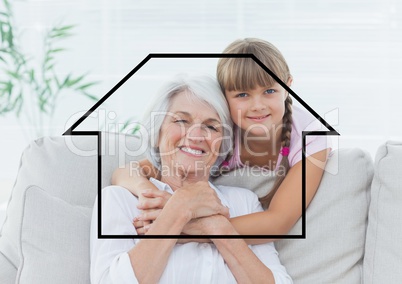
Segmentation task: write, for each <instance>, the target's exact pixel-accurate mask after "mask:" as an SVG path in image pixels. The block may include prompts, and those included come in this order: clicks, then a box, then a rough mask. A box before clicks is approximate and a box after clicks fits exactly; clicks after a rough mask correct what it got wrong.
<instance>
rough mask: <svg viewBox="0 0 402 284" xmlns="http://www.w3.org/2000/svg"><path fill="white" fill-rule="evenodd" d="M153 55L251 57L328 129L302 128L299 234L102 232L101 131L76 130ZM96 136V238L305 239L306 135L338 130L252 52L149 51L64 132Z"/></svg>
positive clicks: (334, 133) (168, 56)
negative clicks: (229, 234)
mask: <svg viewBox="0 0 402 284" xmlns="http://www.w3.org/2000/svg"><path fill="white" fill-rule="evenodd" d="M153 58H155V59H156V58H177V59H179V58H251V59H253V60H254V61H255V62H256V63H257V64H258V65H259V66H260V67H261V68H263V69H264V70H265V72H267V73H268V74H269V75H270V76H271V77H272V78H274V79H275V80H276V82H278V83H279V84H280V85H281V86H282V87H283V88H284V89H285V90H286V91H288V92H289V93H290V94H291V95H292V97H293V98H294V99H295V100H296V101H298V102H299V103H300V104H301V105H302V106H303V107H304V108H305V109H306V110H307V111H309V112H310V113H311V114H312V115H313V116H314V117H315V118H316V119H317V120H318V121H320V122H321V123H322V124H323V125H324V126H325V127H326V128H327V129H328V131H302V143H303V145H302V208H303V211H302V216H301V219H302V233H301V235H237V236H228V235H211V236H209V235H203V236H199V235H193V236H189V235H102V233H101V232H102V230H101V224H102V216H101V215H102V214H101V212H102V202H101V192H102V186H101V181H102V155H101V149H102V135H101V131H75V130H74V129H75V128H77V127H78V126H79V125H80V124H81V123H82V122H83V121H84V120H85V119H86V118H87V117H89V116H90V115H91V114H92V112H94V111H95V110H96V109H97V108H98V107H99V106H100V105H101V104H102V103H104V102H105V101H106V100H107V99H108V98H109V97H110V96H111V95H113V93H114V92H116V91H117V90H118V89H119V88H120V87H121V86H122V85H123V84H124V83H125V82H127V81H128V80H129V79H130V78H131V77H132V76H133V75H134V74H135V73H136V72H137V71H138V70H140V69H141V68H142V67H143V66H144V65H145V64H146V63H147V62H148V61H150V60H151V59H153ZM64 135H66V136H75V135H76V136H97V144H98V158H97V172H98V238H99V239H133V238H138V239H147V238H150V239H179V238H185V239H199V238H208V239H209V238H220V239H222V238H223V239H228V238H230V239H266V238H268V239H305V238H306V209H305V208H306V155H305V153H306V138H307V136H308V135H311V136H317V135H328V136H330V135H336V136H339V135H340V134H339V133H338V132H337V131H336V130H335V129H334V128H333V127H332V126H331V125H329V124H328V123H327V122H326V121H325V120H324V119H323V118H322V117H321V116H320V115H318V113H317V112H315V111H314V110H313V109H312V108H311V107H310V106H309V105H308V104H307V103H305V102H304V101H303V100H302V99H301V98H300V97H299V96H298V95H297V94H296V93H295V92H294V91H293V90H292V89H291V88H290V87H288V86H287V85H286V84H285V83H284V82H282V81H281V80H280V79H279V78H278V77H277V76H276V75H275V74H274V73H273V72H272V71H271V70H270V69H269V68H267V67H266V66H265V65H264V64H263V63H262V62H261V61H260V60H259V59H258V58H257V57H256V56H254V54H231V53H150V54H148V55H147V56H146V57H145V58H144V59H143V60H142V61H141V62H140V63H139V64H138V65H137V66H136V67H134V69H133V70H131V71H130V72H129V73H128V74H127V75H126V76H125V77H124V78H123V79H121V80H120V81H119V82H118V83H117V84H116V85H115V86H114V87H113V88H112V89H111V90H110V91H109V92H107V93H106V94H105V95H104V96H103V97H102V98H101V99H100V100H99V101H98V102H96V103H95V104H94V105H93V106H92V107H91V108H90V109H89V110H88V111H87V112H86V113H85V114H84V115H83V116H81V117H80V118H79V119H78V120H77V121H76V122H75V123H74V124H73V125H72V126H71V127H70V128H69V129H67V130H66V131H65V132H64V133H63V136H64Z"/></svg>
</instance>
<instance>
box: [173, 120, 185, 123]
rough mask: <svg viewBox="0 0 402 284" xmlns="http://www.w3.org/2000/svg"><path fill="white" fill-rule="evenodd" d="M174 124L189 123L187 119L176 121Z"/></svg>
mask: <svg viewBox="0 0 402 284" xmlns="http://www.w3.org/2000/svg"><path fill="white" fill-rule="evenodd" d="M174 122H175V123H187V122H188V121H187V120H185V119H176V120H175V121H174Z"/></svg>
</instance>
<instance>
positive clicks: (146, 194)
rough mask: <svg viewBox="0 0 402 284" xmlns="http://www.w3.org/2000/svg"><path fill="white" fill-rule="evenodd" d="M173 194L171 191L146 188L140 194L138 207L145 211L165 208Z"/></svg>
mask: <svg viewBox="0 0 402 284" xmlns="http://www.w3.org/2000/svg"><path fill="white" fill-rule="evenodd" d="M171 196H172V195H171V194H170V193H168V192H166V191H163V190H153V189H147V190H144V191H142V192H141V194H140V195H139V196H138V201H139V202H138V205H137V208H138V209H140V210H143V211H145V212H146V211H147V210H150V209H163V207H165V204H166V202H167V201H168V200H169V198H170V197H171ZM153 220H154V219H153Z"/></svg>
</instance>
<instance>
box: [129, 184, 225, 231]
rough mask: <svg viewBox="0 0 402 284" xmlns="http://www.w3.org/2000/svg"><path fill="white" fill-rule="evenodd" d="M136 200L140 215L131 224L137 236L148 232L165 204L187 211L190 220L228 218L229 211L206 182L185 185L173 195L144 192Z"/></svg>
mask: <svg viewBox="0 0 402 284" xmlns="http://www.w3.org/2000/svg"><path fill="white" fill-rule="evenodd" d="M138 198H139V203H138V205H137V208H138V209H140V210H142V213H141V214H140V215H139V216H137V217H136V218H135V219H134V220H133V224H134V227H135V228H136V230H137V233H138V234H139V235H142V234H145V233H146V232H147V231H148V230H149V228H150V227H151V226H152V222H153V221H154V220H156V218H157V217H158V216H159V214H160V212H161V211H162V210H163V208H164V207H165V205H166V203H167V202H170V203H173V204H171V205H172V206H176V207H177V208H180V207H181V208H182V207H185V208H186V209H188V210H186V211H187V212H189V214H190V216H189V219H190V220H194V219H197V218H201V217H208V216H213V215H218V214H219V215H222V216H224V217H225V218H229V209H228V208H227V207H225V206H223V205H222V203H221V201H220V199H219V197H218V196H217V194H216V192H215V190H213V189H212V188H211V187H210V186H209V183H208V182H197V183H194V184H189V185H185V186H183V187H182V188H180V189H178V190H176V191H175V192H174V194H173V195H171V194H169V193H168V192H166V191H161V190H145V191H143V192H141V194H140V196H139V197H138ZM192 228H194V225H192ZM187 231H188V232H186V233H190V232H191V230H189V228H188V230H187ZM193 231H194V230H193Z"/></svg>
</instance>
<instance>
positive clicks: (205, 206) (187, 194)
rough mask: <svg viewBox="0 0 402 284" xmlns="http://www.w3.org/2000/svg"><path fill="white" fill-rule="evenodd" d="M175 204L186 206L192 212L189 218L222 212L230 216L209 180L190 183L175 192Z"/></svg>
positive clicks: (227, 216)
mask: <svg viewBox="0 0 402 284" xmlns="http://www.w3.org/2000/svg"><path fill="white" fill-rule="evenodd" d="M173 197H174V198H173V200H169V202H171V201H172V202H174V203H175V204H174V205H173V204H172V205H173V206H176V207H177V208H179V207H183V206H185V207H186V208H187V210H188V213H189V214H190V216H189V219H196V218H200V217H206V216H211V215H216V214H220V215H223V216H224V217H226V218H229V209H228V208H227V207H225V206H223V205H222V203H221V200H220V199H219V197H218V195H217V194H216V192H215V190H213V189H212V188H211V187H210V186H209V183H208V182H197V183H194V184H189V185H185V186H183V187H181V188H180V189H178V190H176V191H175V193H174V194H173Z"/></svg>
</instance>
